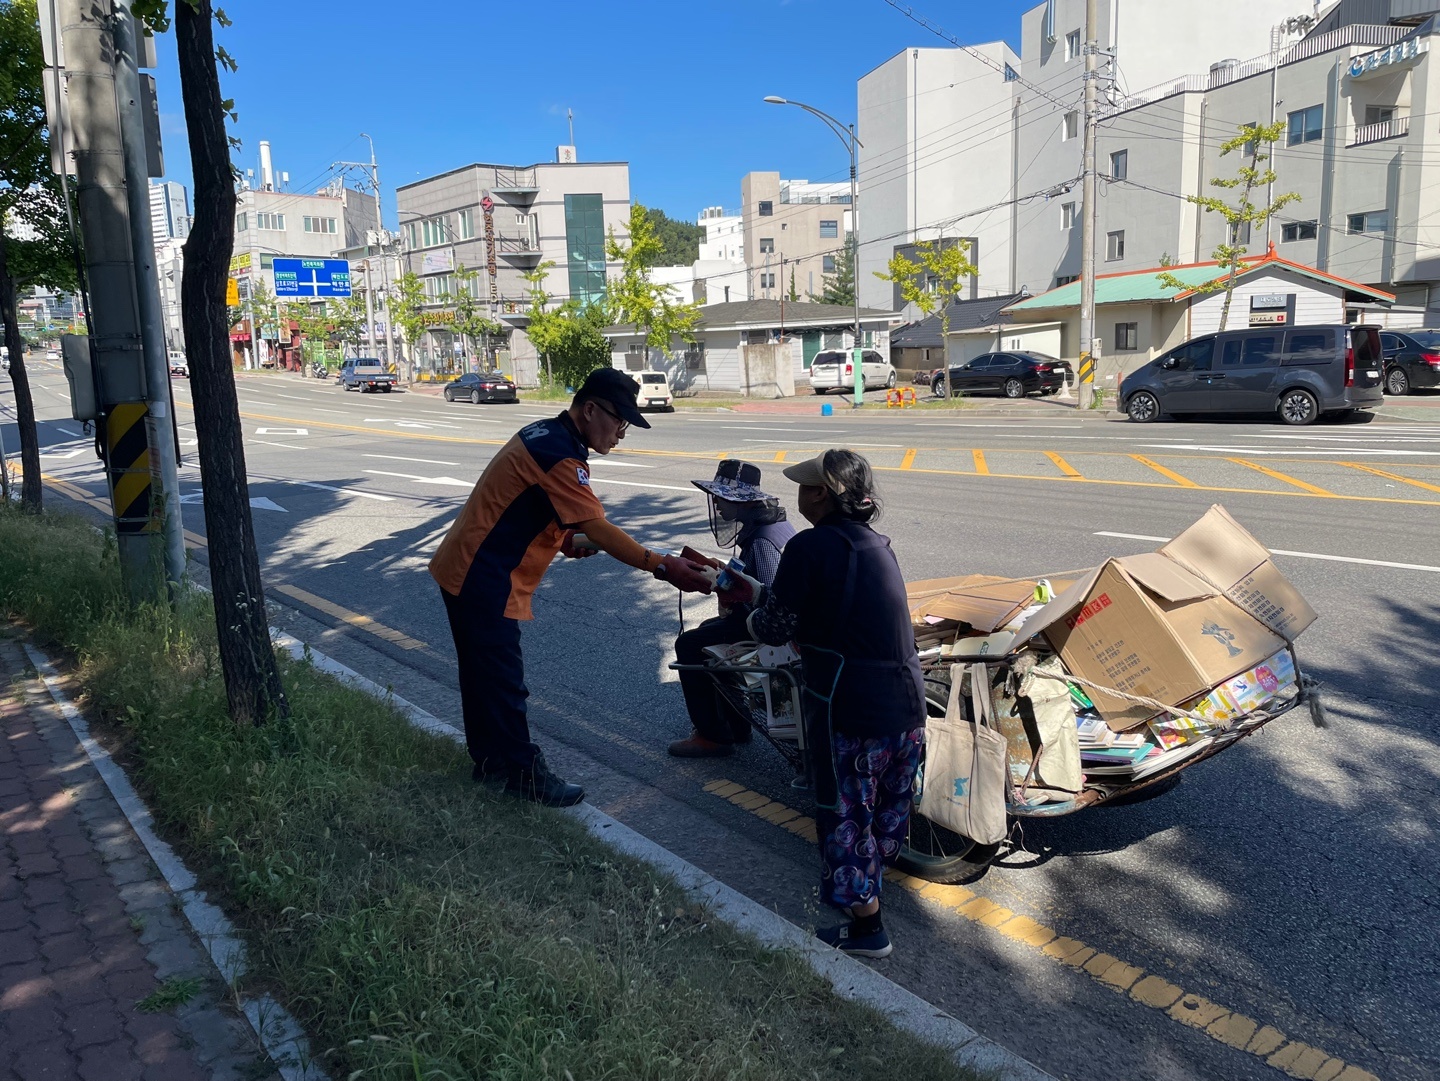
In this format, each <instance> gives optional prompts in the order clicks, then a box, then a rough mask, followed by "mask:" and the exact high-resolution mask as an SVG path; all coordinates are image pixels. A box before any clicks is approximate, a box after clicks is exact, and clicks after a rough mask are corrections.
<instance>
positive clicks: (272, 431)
mask: <svg viewBox="0 0 1440 1081" xmlns="http://www.w3.org/2000/svg"><path fill="white" fill-rule="evenodd" d="M255 434H256V435H309V434H310V429H308V428H256V429H255Z"/></svg>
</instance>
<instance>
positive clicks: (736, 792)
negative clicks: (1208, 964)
mask: <svg viewBox="0 0 1440 1081" xmlns="http://www.w3.org/2000/svg"><path fill="white" fill-rule="evenodd" d="M704 790H705V791H706V792H710V793H712V794H714V795H716V796H719V797H721V798H722V799H726V800H729V801H730V802H731V803H733V804H735V805H736V806H737V807H742V808H744V809H746V810H749V811H750V812H751V813H752V814H755V815H757V816H758V817H760V818H762V819H765V820H766V821H773V822H776V823H777V824H778V825H780V826H781V828H782V829H787V830H789V831H790V832H791V833H794V834H796V835H797V836H801V837H804V838H806V839H807V840H809V841H811V842H815V843H818V842H817V839H816V834H815V823H814V821H813V820H812V819H809V818H805V817H804V816H800V815H798V812H795V813H796V814H797V817H795V818H790V819H786V818H784V817H783V815H781V814H780V811H788V810H789V808H786V807H785V806H784V805H783V804H780V803H776V802H774V801H772V800H770V799H769V798H768V797H766V796H762V795H761V794H760V793H758V792H751V791H750V790H749V789H747V788H745V787H744V786H743V785H739V784H736V783H735V782H733V781H728V780H725V779H724V778H719V779H717V780H713V781H710V782H709V783H708V784H706V785H705V786H704ZM885 878H886V880H887V881H889V882H890V883H892V884H893V885H896V886H899V887H900V888H901V889H905V890H909V891H910V892H911V893H914V894H917V895H918V896H919V897H920V899H921V900H923V901H925V902H927V903H929V904H932V905H937V906H939V907H940V908H944V909H949V910H950V911H951V912H954V913H955V914H956V915H958V916H963V917H964V918H965V919H967V920H969V921H971V922H972V923H978V924H981V925H983V926H985V927H989V928H992V929H993V930H995V931H998V932H999V933H1000V934H1002V935H1004V936H1005V937H1006V938H1009V939H1012V940H1014V941H1015V942H1019V943H1021V944H1023V945H1026V946H1029V947H1030V948H1031V949H1035V950H1038V951H1039V952H1040V955H1041V956H1042V957H1046V958H1049V959H1050V960H1052V961H1058V962H1059V963H1060V964H1063V965H1068V966H1069V967H1071V968H1074V969H1077V970H1078V971H1080V972H1083V973H1085V974H1086V975H1087V976H1089V977H1090V978H1091V979H1092V980H1094V981H1095V982H1096V983H1098V984H1100V985H1101V986H1102V987H1107V988H1109V989H1110V990H1112V991H1115V992H1117V993H1119V994H1123V995H1125V996H1126V997H1128V998H1129V999H1130V1000H1131V1001H1133V1002H1135V1003H1136V1004H1138V1005H1141V1006H1147V1007H1149V1008H1150V1009H1153V1010H1160V1011H1162V1012H1163V1013H1164V1014H1165V1016H1166V1017H1168V1018H1170V1019H1171V1020H1172V1021H1178V1022H1179V1023H1180V1024H1182V1025H1185V1026H1187V1027H1189V1028H1194V1029H1198V1030H1199V1031H1201V1032H1203V1033H1204V1034H1205V1035H1207V1036H1209V1037H1210V1038H1211V1039H1213V1040H1216V1041H1218V1042H1220V1043H1223V1044H1225V1045H1226V1046H1227V1047H1232V1048H1234V1049H1236V1050H1237V1051H1244V1052H1246V1053H1247V1054H1250V1055H1254V1056H1255V1057H1256V1058H1261V1059H1264V1060H1265V1062H1266V1064H1267V1065H1269V1066H1273V1067H1275V1068H1276V1069H1277V1070H1283V1071H1284V1072H1285V1073H1287V1074H1289V1075H1290V1076H1291V1077H1296V1078H1304V1079H1309V1081H1379V1078H1377V1077H1376V1076H1375V1075H1374V1074H1372V1073H1369V1072H1368V1071H1366V1070H1362V1069H1361V1068H1360V1067H1358V1066H1352V1065H1351V1064H1349V1063H1347V1062H1345V1061H1344V1060H1343V1059H1340V1058H1336V1057H1335V1056H1334V1055H1331V1054H1328V1053H1327V1052H1325V1051H1323V1050H1321V1049H1320V1048H1318V1047H1312V1046H1311V1045H1310V1044H1306V1043H1301V1042H1300V1041H1299V1040H1292V1039H1290V1037H1288V1036H1286V1035H1285V1034H1284V1033H1283V1032H1281V1031H1280V1030H1279V1029H1277V1028H1273V1027H1271V1026H1270V1025H1264V1026H1262V1025H1260V1023H1259V1022H1257V1021H1254V1020H1252V1019H1251V1018H1249V1017H1246V1016H1245V1015H1244V1014H1242V1013H1237V1012H1235V1011H1234V1010H1230V1009H1227V1008H1226V1007H1225V1006H1222V1005H1220V1004H1218V1003H1215V1002H1211V1001H1210V1000H1209V999H1207V998H1202V997H1201V996H1200V995H1195V994H1190V993H1188V992H1187V991H1185V989H1184V988H1182V987H1178V986H1176V985H1175V984H1173V983H1171V982H1170V981H1168V980H1166V979H1163V978H1161V977H1159V976H1156V975H1153V974H1150V973H1147V972H1146V971H1145V970H1144V969H1143V968H1141V967H1139V966H1138V965H1130V964H1126V963H1125V962H1124V961H1122V960H1121V959H1120V958H1118V957H1112V956H1111V955H1110V954H1108V953H1102V952H1100V951H1098V950H1096V949H1094V948H1092V947H1090V946H1087V945H1086V944H1085V943H1083V942H1081V941H1080V940H1078V939H1074V938H1064V937H1062V936H1061V935H1060V934H1059V933H1058V932H1057V931H1055V930H1053V929H1052V928H1049V927H1046V926H1045V925H1044V924H1041V923H1039V922H1037V921H1036V920H1034V919H1032V918H1031V917H1029V916H1025V915H1017V914H1016V913H1014V912H1012V911H1011V910H1010V909H1008V908H1005V907H1003V906H1001V905H997V904H996V903H995V902H994V901H992V900H990V899H989V898H988V897H981V896H979V895H978V894H976V893H975V891H974V890H971V889H968V888H966V887H965V886H946V885H942V884H941V883H938V882H927V881H925V880H924V879H922V878H916V877H915V876H913V875H907V874H904V873H903V872H900V871H896V870H894V869H890V870H887V871H886V872H885Z"/></svg>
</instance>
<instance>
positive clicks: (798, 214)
mask: <svg viewBox="0 0 1440 1081" xmlns="http://www.w3.org/2000/svg"><path fill="white" fill-rule="evenodd" d="M740 215H741V219H742V229H741V233H742V243H743V245H744V255H745V265H746V266H747V267H748V268H749V270H750V282H749V285H750V296H751V297H754V298H758V299H768V300H778V299H780V297H781V296H786V297H790V296H792V294H793V295H794V296H795V297H798V298H799V299H802V300H804V299H807V298H809V297H811V296H818V295H819V294H820V293H821V291H822V290H824V288H825V276H826V275H827V274H834V273H835V272H836V270H837V268H838V266H839V263H840V261H841V260H842V259H843V257H844V251H845V242H846V236H847V235H848V234H849V232H850V231H851V228H852V222H851V213H850V182H849V181H848V180H846V181H842V182H840V183H833V184H831V183H826V184H812V183H810V181H808V180H782V179H781V178H780V174H779V173H746V174H745V176H744V177H742V178H741V180H740ZM792 284H793V286H794V288H793V290H792V288H791V286H792ZM878 307H881V308H885V309H887V310H888V307H889V305H888V300H887V303H882V304H880V305H878Z"/></svg>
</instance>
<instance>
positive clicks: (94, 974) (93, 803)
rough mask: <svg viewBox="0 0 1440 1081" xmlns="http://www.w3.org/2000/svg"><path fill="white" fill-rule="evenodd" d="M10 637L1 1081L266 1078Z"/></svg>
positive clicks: (0, 742) (269, 1071)
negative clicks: (143, 1008) (143, 1005)
mask: <svg viewBox="0 0 1440 1081" xmlns="http://www.w3.org/2000/svg"><path fill="white" fill-rule="evenodd" d="M13 633H14V632H13V631H12V632H8V633H4V632H0V634H3V636H0V1081H62V1079H63V1081H71V1079H79V1081H190V1079H195V1081H204V1079H211V1081H232V1079H233V1081H264V1079H266V1078H274V1077H276V1076H277V1075H276V1074H275V1072H274V1069H273V1067H272V1066H271V1065H270V1064H269V1062H268V1060H267V1059H265V1057H264V1055H263V1053H262V1052H260V1051H259V1050H258V1048H257V1047H256V1045H255V1043H254V1041H253V1037H252V1035H251V1032H250V1029H249V1028H248V1027H247V1026H246V1024H245V1023H244V1021H243V1020H242V1019H241V1018H240V1017H239V1016H238V1015H237V1014H235V1013H234V1012H233V1011H232V1010H231V1009H230V1008H229V1007H228V1005H227V1004H226V999H227V994H228V992H227V989H226V988H225V986H224V985H223V984H222V982H221V981H220V978H219V974H218V973H217V972H216V971H215V969H214V966H213V965H212V964H211V962H210V959H209V957H208V956H207V955H206V954H205V952H204V951H203V950H202V949H201V948H200V946H199V944H198V943H197V942H196V941H195V939H194V938H193V937H192V936H191V935H190V933H189V931H188V929H187V928H186V927H185V925H184V923H183V922H182V921H181V919H180V918H179V916H178V915H177V914H176V913H175V911H174V907H173V905H172V895H171V894H170V891H169V890H168V889H167V887H166V886H165V883H164V882H163V881H162V880H161V878H160V874H159V872H158V871H157V870H156V868H155V865H154V863H153V862H152V861H151V859H150V857H149V856H148V855H147V854H146V852H145V849H144V848H143V847H142V846H141V844H140V842H139V841H138V839H137V838H136V837H135V834H134V832H133V831H132V830H131V828H130V824H129V822H127V821H126V819H125V816H124V815H123V814H122V813H121V811H120V808H119V807H118V806H117V805H116V803H115V801H114V799H113V798H112V797H111V795H110V793H109V790H108V789H106V787H105V785H104V784H103V782H102V781H101V780H100V777H99V774H98V773H97V772H96V770H95V767H94V766H93V765H91V763H90V759H89V758H88V756H87V755H86V754H85V752H84V750H83V749H82V748H81V747H80V746H79V744H78V743H77V741H76V739H75V735H74V733H73V732H72V731H71V729H70V727H69V725H68V724H67V723H66V722H65V720H64V718H63V717H62V716H61V715H60V714H59V711H58V710H57V709H56V708H55V706H54V704H53V703H52V702H51V701H50V699H49V697H48V695H46V693H45V689H44V686H43V684H41V683H40V682H39V681H38V680H37V679H35V678H33V674H29V673H31V670H30V669H29V665H28V663H27V662H26V659H25V656H24V654H23V653H22V652H21V651H20V648H19V645H18V644H17V641H16V639H15V638H14V637H13ZM152 996H153V997H152ZM147 999H148V1001H147ZM142 1002H144V1003H145V1004H146V1007H147V1009H145V1010H142V1009H140V1008H139V1006H140V1004H141V1003H142ZM151 1011H153V1012H151Z"/></svg>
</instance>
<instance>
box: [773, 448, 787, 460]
mask: <svg viewBox="0 0 1440 1081" xmlns="http://www.w3.org/2000/svg"><path fill="white" fill-rule="evenodd" d="M784 460H785V452H784V451H783V450H777V451H776V452H775V461H777V462H783V461H784Z"/></svg>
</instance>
